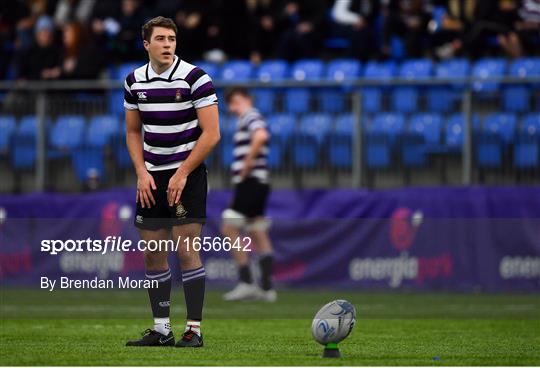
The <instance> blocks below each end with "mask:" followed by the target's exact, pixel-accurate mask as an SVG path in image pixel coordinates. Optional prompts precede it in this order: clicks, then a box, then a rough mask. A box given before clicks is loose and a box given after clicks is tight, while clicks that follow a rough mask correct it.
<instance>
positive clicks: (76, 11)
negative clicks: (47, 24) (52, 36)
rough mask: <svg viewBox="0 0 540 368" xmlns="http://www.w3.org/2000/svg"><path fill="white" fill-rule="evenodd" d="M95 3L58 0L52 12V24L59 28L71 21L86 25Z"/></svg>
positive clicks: (92, 1) (86, 0) (91, 1)
mask: <svg viewBox="0 0 540 368" xmlns="http://www.w3.org/2000/svg"><path fill="white" fill-rule="evenodd" d="M95 3H96V0H60V1H58V3H57V5H56V10H55V12H54V22H55V23H56V25H57V26H59V27H62V26H65V25H66V24H67V23H69V22H73V21H76V22H79V23H82V24H86V23H87V22H88V20H89V19H90V16H91V15H92V11H93V9H94V5H95Z"/></svg>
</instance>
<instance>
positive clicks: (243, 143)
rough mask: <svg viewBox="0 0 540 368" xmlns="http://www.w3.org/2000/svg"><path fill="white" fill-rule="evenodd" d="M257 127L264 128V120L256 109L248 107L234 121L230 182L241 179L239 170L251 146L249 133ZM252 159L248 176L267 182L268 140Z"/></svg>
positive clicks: (235, 182) (238, 181) (236, 181)
mask: <svg viewBox="0 0 540 368" xmlns="http://www.w3.org/2000/svg"><path fill="white" fill-rule="evenodd" d="M259 128H266V122H265V121H264V118H263V117H262V115H261V114H260V113H259V111H257V109H250V110H249V111H247V112H246V113H245V114H244V115H242V116H240V118H239V119H238V121H237V122H236V131H235V133H234V137H233V141H234V151H233V156H234V158H233V162H232V164H231V171H232V182H233V183H234V184H237V183H240V182H241V181H242V178H241V177H240V172H241V171H242V169H243V168H244V157H245V156H246V154H247V153H248V152H249V149H250V146H251V135H252V134H253V132H255V131H256V130H257V129H259ZM254 161H255V162H254V166H253V168H252V170H251V171H250V173H249V174H248V177H253V178H256V179H258V180H259V181H260V182H261V183H268V168H267V162H268V142H266V143H265V144H264V145H263V146H262V147H261V151H259V154H258V155H257V157H255V160H254Z"/></svg>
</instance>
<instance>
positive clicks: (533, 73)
mask: <svg viewBox="0 0 540 368" xmlns="http://www.w3.org/2000/svg"><path fill="white" fill-rule="evenodd" d="M508 74H509V75H510V76H511V77H515V78H523V79H524V80H526V78H530V77H540V59H535V58H521V59H516V60H515V61H514V62H512V64H510V70H509V73H508ZM532 87H533V84H531V85H525V84H510V85H506V86H505V87H504V89H503V91H502V94H503V105H504V109H505V110H506V111H512V112H526V111H528V110H529V109H530V99H531V88H532Z"/></svg>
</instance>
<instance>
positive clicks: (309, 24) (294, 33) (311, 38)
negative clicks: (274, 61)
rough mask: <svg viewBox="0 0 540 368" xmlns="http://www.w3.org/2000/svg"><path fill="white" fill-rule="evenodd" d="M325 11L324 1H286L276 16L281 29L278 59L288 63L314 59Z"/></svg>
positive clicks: (278, 26)
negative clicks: (285, 60)
mask: <svg viewBox="0 0 540 368" xmlns="http://www.w3.org/2000/svg"><path fill="white" fill-rule="evenodd" d="M325 11H326V7H325V2H324V0H286V1H284V2H283V3H282V6H281V8H280V12H279V14H278V24H277V25H276V26H277V28H278V29H282V30H283V33H282V34H281V36H280V40H279V45H278V57H280V58H282V59H287V60H289V61H293V60H297V59H305V58H310V57H314V56H315V55H316V51H317V49H318V45H319V43H320V39H321V36H322V34H321V32H322V30H321V25H322V23H323V21H324V14H325Z"/></svg>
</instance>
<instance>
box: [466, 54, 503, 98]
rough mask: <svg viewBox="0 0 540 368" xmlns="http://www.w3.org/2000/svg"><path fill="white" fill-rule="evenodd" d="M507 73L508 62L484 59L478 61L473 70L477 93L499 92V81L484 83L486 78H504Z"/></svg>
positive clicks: (474, 86)
mask: <svg viewBox="0 0 540 368" xmlns="http://www.w3.org/2000/svg"><path fill="white" fill-rule="evenodd" d="M505 72H506V61H505V60H504V59H498V58H484V59H480V60H478V61H477V62H476V63H475V64H474V65H473V69H472V77H473V78H475V79H476V81H475V82H473V90H474V91H475V92H497V90H498V89H499V84H498V83H497V81H482V79H486V78H495V77H503V76H504V75H505Z"/></svg>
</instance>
